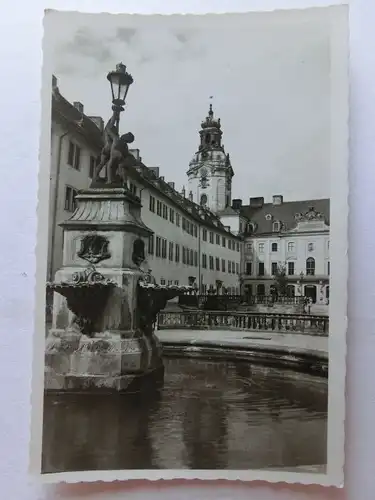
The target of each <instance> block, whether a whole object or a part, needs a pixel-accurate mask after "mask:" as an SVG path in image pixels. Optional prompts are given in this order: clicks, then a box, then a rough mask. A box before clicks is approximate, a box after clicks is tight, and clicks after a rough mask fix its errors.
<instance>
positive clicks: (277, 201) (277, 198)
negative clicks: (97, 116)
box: [272, 194, 283, 205]
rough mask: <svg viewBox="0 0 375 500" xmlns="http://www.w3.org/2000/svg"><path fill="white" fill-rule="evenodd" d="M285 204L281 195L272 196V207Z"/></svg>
mask: <svg viewBox="0 0 375 500" xmlns="http://www.w3.org/2000/svg"><path fill="white" fill-rule="evenodd" d="M282 204H283V197H282V196H281V194H275V195H274V196H272V205H282Z"/></svg>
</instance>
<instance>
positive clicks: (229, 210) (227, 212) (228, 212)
mask: <svg viewBox="0 0 375 500" xmlns="http://www.w3.org/2000/svg"><path fill="white" fill-rule="evenodd" d="M217 215H219V216H220V217H222V216H223V215H224V216H225V215H237V216H238V215H239V210H234V209H233V208H232V207H229V206H228V207H225V208H224V209H223V210H220V211H219V212H217Z"/></svg>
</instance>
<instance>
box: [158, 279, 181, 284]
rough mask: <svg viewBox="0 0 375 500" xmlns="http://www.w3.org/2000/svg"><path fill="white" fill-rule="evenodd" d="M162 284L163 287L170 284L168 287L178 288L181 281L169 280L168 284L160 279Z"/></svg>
mask: <svg viewBox="0 0 375 500" xmlns="http://www.w3.org/2000/svg"><path fill="white" fill-rule="evenodd" d="M160 284H161V285H167V284H168V286H171V285H175V286H178V285H179V281H178V280H168V283H167V282H166V281H165V279H164V278H160Z"/></svg>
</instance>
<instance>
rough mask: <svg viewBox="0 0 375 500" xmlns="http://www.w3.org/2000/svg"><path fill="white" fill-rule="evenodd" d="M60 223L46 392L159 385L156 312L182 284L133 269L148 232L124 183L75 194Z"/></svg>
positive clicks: (141, 255)
mask: <svg viewBox="0 0 375 500" xmlns="http://www.w3.org/2000/svg"><path fill="white" fill-rule="evenodd" d="M76 201H77V208H76V210H75V212H74V214H73V215H72V217H71V218H70V219H69V220H67V221H65V222H63V223H62V226H63V228H64V256H63V266H62V268H61V269H60V270H59V271H57V273H56V276H55V280H54V282H53V283H49V284H48V285H47V286H49V287H50V288H51V289H52V290H53V291H54V292H55V293H54V304H53V323H52V328H51V330H50V331H49V334H48V336H47V340H46V354H45V364H46V368H45V389H46V390H47V391H51V390H54V391H79V392H82V391H93V390H94V391H114V392H122V391H127V392H129V391H132V392H136V391H141V390H143V389H144V388H146V387H149V386H158V385H160V384H162V382H163V375H164V366H163V360H162V351H161V347H160V344H159V342H158V340H157V338H156V336H155V335H154V326H155V322H156V319H157V314H158V312H159V311H160V310H162V309H163V308H164V307H165V305H166V303H167V301H168V300H170V299H171V298H173V297H176V296H177V295H179V294H182V293H186V291H188V290H190V288H191V287H189V286H161V285H157V284H156V283H155V280H154V279H153V278H152V276H151V275H150V274H149V273H147V272H145V271H143V270H142V269H141V267H140V266H141V265H142V263H143V262H144V261H145V247H146V242H147V241H148V237H149V236H150V234H152V231H151V230H150V229H149V228H147V227H146V226H145V225H144V224H143V222H142V220H141V203H140V200H139V198H137V197H135V196H134V195H133V194H132V193H131V192H130V191H129V190H128V189H127V188H126V187H117V188H116V187H107V186H106V185H105V184H104V185H103V187H101V188H93V189H89V190H86V191H83V192H81V193H80V194H79V195H78V196H77V198H76Z"/></svg>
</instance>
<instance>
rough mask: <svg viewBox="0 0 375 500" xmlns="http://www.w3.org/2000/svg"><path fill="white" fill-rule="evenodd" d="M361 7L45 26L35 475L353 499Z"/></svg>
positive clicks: (50, 21) (75, 16) (50, 17)
mask: <svg viewBox="0 0 375 500" xmlns="http://www.w3.org/2000/svg"><path fill="white" fill-rule="evenodd" d="M347 47H348V28H347V8H346V7H345V6H340V7H330V8H315V9H306V10H293V11H287V10H284V11H274V12H253V13H244V14H220V15H213V14H207V15H171V16H162V15H152V16H142V15H110V14H105V13H103V14H85V13H74V12H57V11H48V12H47V13H46V16H45V39H44V49H43V50H44V69H43V90H42V100H43V116H42V140H41V153H40V155H41V170H40V190H39V208H38V212H39V213H38V217H39V230H38V231H39V232H38V248H37V259H38V275H37V300H36V328H35V358H34V381H33V418H32V420H33V422H32V443H31V470H32V472H33V473H36V474H38V475H40V477H42V479H43V481H50V482H58V481H68V482H69V481H72V482H76V481H87V480H89V481H95V480H107V481H111V480H115V479H131V478H144V479H151V480H155V479H161V478H164V479H170V478H186V479H189V478H199V479H229V480H232V479H233V480H234V479H239V480H244V481H248V480H255V479H261V480H267V481H271V482H280V481H281V482H292V483H304V484H311V483H319V484H323V485H335V486H340V485H342V484H343V463H344V436H345V433H344V420H345V419H344V415H345V413H344V409H345V405H344V402H345V352H346V323H347V313H346V310H347V291H346V290H347V276H348V272H347V218H348V203H347V197H348V77H347V67H348V49H347Z"/></svg>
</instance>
